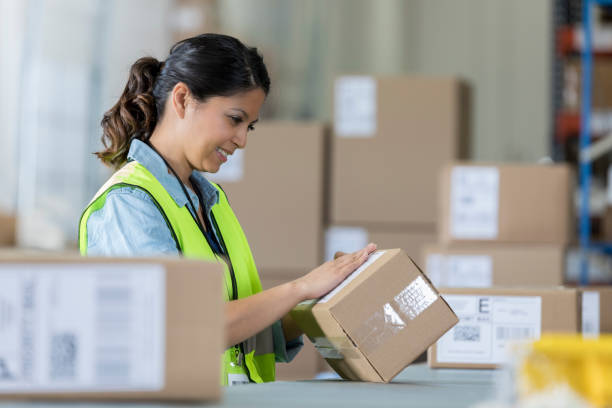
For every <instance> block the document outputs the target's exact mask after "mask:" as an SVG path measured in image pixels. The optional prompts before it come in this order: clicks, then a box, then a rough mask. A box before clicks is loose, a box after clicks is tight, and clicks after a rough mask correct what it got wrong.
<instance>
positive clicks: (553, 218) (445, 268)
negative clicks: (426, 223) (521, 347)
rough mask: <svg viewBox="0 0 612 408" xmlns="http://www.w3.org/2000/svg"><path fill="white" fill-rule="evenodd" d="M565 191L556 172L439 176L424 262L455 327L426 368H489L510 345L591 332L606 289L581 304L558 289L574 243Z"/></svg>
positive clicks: (449, 172)
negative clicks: (432, 233) (435, 227)
mask: <svg viewBox="0 0 612 408" xmlns="http://www.w3.org/2000/svg"><path fill="white" fill-rule="evenodd" d="M572 192H573V175H572V172H571V169H570V168H569V167H568V166H565V165H514V164H473V163H455V164H451V165H448V166H446V167H445V168H444V170H443V171H442V173H441V179H440V205H439V211H440V224H439V240H438V243H437V244H434V245H429V246H426V247H425V248H424V259H425V265H426V273H427V274H428V276H429V278H430V279H431V280H432V282H433V283H434V284H435V285H437V286H438V287H439V288H441V289H440V292H441V293H442V294H443V295H444V296H445V299H446V301H447V302H448V303H449V304H450V306H451V307H452V308H453V310H454V311H455V313H457V315H458V317H459V319H460V322H459V323H458V324H457V325H456V326H455V327H454V328H453V329H451V330H450V331H449V332H448V333H447V334H445V335H444V336H443V337H442V338H441V339H440V340H439V341H438V342H437V343H436V345H434V346H433V347H431V348H430V350H429V364H430V365H431V366H432V367H477V368H485V367H496V366H498V365H499V364H501V363H504V362H505V361H506V359H507V358H508V354H507V352H508V346H509V344H510V343H511V342H513V341H519V340H527V339H532V338H539V337H540V335H541V334H542V333H544V332H577V331H580V330H581V324H583V322H584V321H588V322H590V323H588V324H587V326H588V328H589V330H591V332H594V331H595V330H599V328H598V327H599V318H598V317H597V322H595V320H596V319H595V314H597V313H599V312H600V307H599V306H600V303H601V304H605V303H606V302H607V301H608V300H607V299H606V293H604V292H605V291H603V292H601V293H604V295H603V296H602V298H603V299H604V300H603V302H600V301H599V296H601V293H600V292H599V291H597V292H596V291H589V294H587V296H586V297H585V296H584V293H582V294H581V291H580V290H577V289H573V288H563V287H562V286H561V285H563V284H564V282H565V274H564V269H565V250H566V247H567V246H568V245H569V244H570V243H572V241H573V237H574V217H573V205H572V200H571V194H572ZM596 298H597V299H596ZM585 299H586V300H587V308H586V309H585V308H584V307H582V306H583V303H584V301H585ZM589 308H590V309H589ZM589 310H590V311H589ZM585 311H586V312H587V315H586V316H587V317H586V319H585V317H584V316H585V315H584V312H585ZM605 325H607V323H605ZM595 326H597V328H596V327H595Z"/></svg>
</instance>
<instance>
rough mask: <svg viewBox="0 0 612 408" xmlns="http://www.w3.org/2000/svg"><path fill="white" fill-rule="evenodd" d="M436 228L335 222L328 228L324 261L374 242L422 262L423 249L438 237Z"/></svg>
mask: <svg viewBox="0 0 612 408" xmlns="http://www.w3.org/2000/svg"><path fill="white" fill-rule="evenodd" d="M436 237H437V233H436V230H435V229H434V228H411V229H405V228H394V229H393V228H385V229H383V228H375V227H370V228H365V227H357V226H340V225H334V226H331V227H328V228H327V230H326V231H325V261H329V260H331V259H333V258H334V254H335V253H336V252H338V251H342V252H347V253H348V252H355V251H358V250H360V249H362V248H363V247H365V246H366V245H367V244H368V243H370V242H373V243H375V244H376V245H378V247H379V248H401V249H403V250H404V252H406V254H408V256H410V257H411V258H412V259H414V260H415V261H416V262H417V264H418V265H423V262H422V257H421V254H422V250H423V246H424V245H425V244H428V243H430V242H433V241H435V240H436Z"/></svg>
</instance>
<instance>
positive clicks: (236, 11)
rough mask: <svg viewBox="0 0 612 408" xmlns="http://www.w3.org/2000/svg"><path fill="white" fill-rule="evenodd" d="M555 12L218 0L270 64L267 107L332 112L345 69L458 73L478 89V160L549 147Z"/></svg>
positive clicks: (538, 2) (533, 154)
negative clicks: (335, 88) (337, 84)
mask: <svg viewBox="0 0 612 408" xmlns="http://www.w3.org/2000/svg"><path fill="white" fill-rule="evenodd" d="M551 16H552V3H551V1H550V0H535V1H534V0H512V1H506V0H377V1H370V0H335V1H331V2H330V1H324V0H310V1H304V0H260V1H257V2H244V1H242V0H226V1H223V2H221V3H220V20H221V26H222V27H223V28H224V29H225V30H226V31H227V32H228V33H229V34H234V35H237V36H239V37H240V38H241V39H242V40H243V41H245V42H247V43H249V44H251V45H256V46H258V47H259V48H261V49H262V50H263V52H264V58H265V60H267V61H268V62H269V64H270V67H271V71H272V72H271V74H272V83H273V88H272V94H271V97H270V100H269V105H270V106H268V107H267V109H268V113H269V114H271V115H274V116H278V117H284V118H308V117H316V118H321V119H329V118H330V112H331V89H332V83H333V78H334V77H335V76H336V75H339V74H343V73H373V74H397V73H402V72H404V73H407V72H411V73H422V74H427V75H458V76H461V77H463V78H465V79H466V80H468V81H469V83H470V84H471V85H472V89H473V112H472V130H473V132H472V134H473V142H474V143H473V148H472V156H473V158H475V159H478V160H516V161H534V160H537V159H539V158H540V157H542V156H545V155H548V154H549V143H550V142H549V141H550V113H549V112H550V100H549V99H550V96H549V95H550V75H551V69H550V57H551V54H550V53H551V44H552V41H551V28H550V22H551ZM262 21H266V24H261V22H262Z"/></svg>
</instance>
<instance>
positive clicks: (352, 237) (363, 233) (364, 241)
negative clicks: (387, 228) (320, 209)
mask: <svg viewBox="0 0 612 408" xmlns="http://www.w3.org/2000/svg"><path fill="white" fill-rule="evenodd" d="M368 242H369V235H368V231H367V230H366V229H365V228H360V227H329V228H328V229H327V231H325V260H327V261H331V260H333V259H334V254H335V253H336V252H338V251H342V252H346V253H350V252H355V251H359V250H360V249H363V248H364V247H365V246H366V245H368Z"/></svg>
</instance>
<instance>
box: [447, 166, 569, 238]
mask: <svg viewBox="0 0 612 408" xmlns="http://www.w3.org/2000/svg"><path fill="white" fill-rule="evenodd" d="M572 186H573V176H572V171H571V168H570V167H569V166H568V165H524V164H475V163H456V164H453V165H448V166H446V167H445V168H444V170H443V171H442V173H441V183H440V205H439V208H440V217H439V218H440V224H439V228H440V229H439V238H440V239H439V241H440V242H442V243H445V244H449V243H458V242H481V243H482V242H505V243H523V244H528V243H549V244H559V245H567V244H568V243H570V242H572V241H573V238H574V217H573V207H574V206H573V201H572V194H573V188H572Z"/></svg>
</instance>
